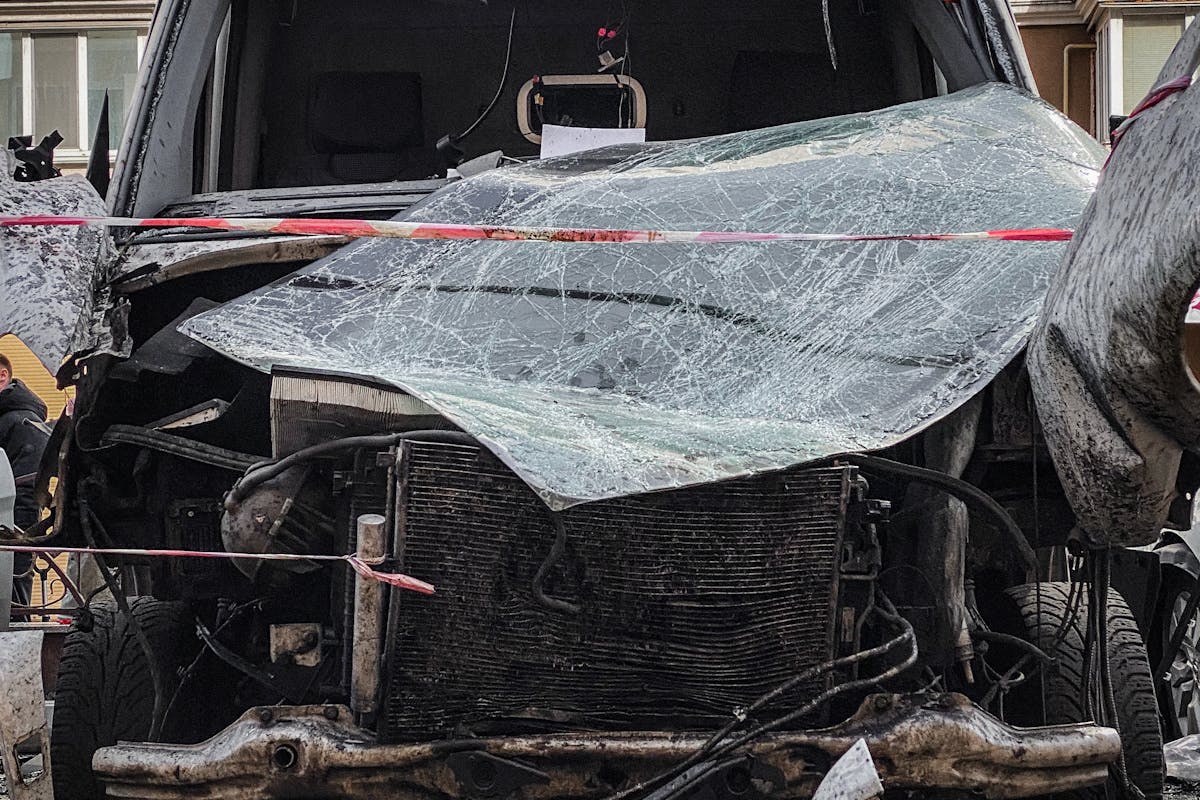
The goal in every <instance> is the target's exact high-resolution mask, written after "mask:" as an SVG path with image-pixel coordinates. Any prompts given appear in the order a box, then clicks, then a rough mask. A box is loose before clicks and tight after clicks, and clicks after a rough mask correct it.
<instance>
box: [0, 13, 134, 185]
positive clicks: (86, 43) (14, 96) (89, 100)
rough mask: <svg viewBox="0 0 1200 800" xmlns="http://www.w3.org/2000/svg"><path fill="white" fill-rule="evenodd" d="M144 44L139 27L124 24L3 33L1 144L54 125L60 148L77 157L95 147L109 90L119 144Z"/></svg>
mask: <svg viewBox="0 0 1200 800" xmlns="http://www.w3.org/2000/svg"><path fill="white" fill-rule="evenodd" d="M142 43H143V34H142V32H140V31H137V30H125V29H113V30H108V29H101V30H92V31H86V32H80V31H71V32H58V31H55V32H46V33H42V32H40V31H39V32H36V33H12V32H0V142H2V141H3V140H6V139H7V138H8V137H9V136H19V135H32V136H33V137H34V139H35V140H37V139H40V138H41V137H42V136H45V135H46V134H48V133H50V132H51V131H53V130H57V131H58V132H59V133H60V134H62V137H63V143H62V145H60V147H59V152H60V154H62V155H63V156H64V157H65V160H68V161H70V160H77V159H78V156H79V155H80V154H81V153H82V152H86V151H87V150H88V149H89V148H90V147H91V138H92V136H93V135H94V133H95V131H96V124H97V123H98V122H99V120H100V110H101V108H102V107H103V104H104V93H105V92H108V97H109V125H110V129H109V130H110V136H111V138H110V141H111V142H112V144H113V146H114V147H115V146H116V143H117V141H118V139H119V137H120V133H121V126H122V124H123V123H124V120H125V115H126V113H127V112H128V110H129V103H130V101H131V99H132V97H133V88H134V83H135V81H136V80H137V65H138V58H139V55H140V51H141V48H142ZM72 153H74V154H75V157H76V158H75V159H72V158H71V154H72ZM60 160H62V159H60Z"/></svg>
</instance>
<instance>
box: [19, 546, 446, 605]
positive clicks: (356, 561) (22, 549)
mask: <svg viewBox="0 0 1200 800" xmlns="http://www.w3.org/2000/svg"><path fill="white" fill-rule="evenodd" d="M0 553H35V554H39V555H49V556H51V557H53V556H56V555H60V554H62V553H76V554H79V555H102V556H142V557H150V558H219V559H234V558H247V559H256V560H259V561H344V562H346V563H347V564H349V565H350V567H351V568H352V569H353V570H354V571H355V572H357V573H358V574H359V575H361V576H363V577H364V578H369V579H371V580H375V581H380V582H381V583H386V584H388V585H389V586H396V587H398V588H400V589H407V590H408V591H410V592H417V593H419V594H433V593H434V591H435V589H434V586H433V584H431V583H426V582H425V581H423V580H419V579H418V578H413V577H411V576H409V575H401V574H400V573H397V572H380V571H379V570H376V569H373V568H372V564H373V563H375V562H368V561H367V560H366V559H363V558H359V557H358V556H357V555H348V556H330V555H310V556H302V555H296V554H294V553H226V552H215V553H214V552H204V551H200V550H139V549H133V548H120V547H113V548H93V547H34V546H32V545H0Z"/></svg>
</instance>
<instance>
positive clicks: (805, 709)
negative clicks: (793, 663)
mask: <svg viewBox="0 0 1200 800" xmlns="http://www.w3.org/2000/svg"><path fill="white" fill-rule="evenodd" d="M901 619H903V618H901ZM909 630H910V631H911V627H910V628H909ZM915 663H917V648H916V646H915V643H914V646H913V648H912V649H911V650H910V651H909V654H908V656H907V657H906V658H905V659H904V661H902V662H900V663H899V664H896V665H895V666H892V667H889V668H888V669H887V670H885V671H884V672H882V673H880V674H879V675H876V676H874V677H871V678H862V679H860V680H857V681H848V682H846V683H842V684H839V685H838V686H835V687H834V688H832V689H829V690H827V691H825V692H823V693H821V694H820V695H818V696H817V697H815V698H814V699H813V700H811V701H810V702H808V703H806V704H804V705H803V706H801V707H800V708H798V709H796V710H795V711H792V712H789V713H787V714H785V715H783V716H782V717H779V718H778V719H775V720H772V721H771V722H768V723H765V724H763V725H760V726H758V727H757V728H755V729H754V730H752V731H749V732H747V733H745V734H743V735H742V736H741V737H739V738H738V739H735V740H734V741H732V742H730V743H729V744H727V745H724V746H723V747H721V748H719V749H718V750H717V751H716V752H715V753H714V754H713V758H720V757H722V756H724V755H725V754H726V753H728V752H730V751H732V750H736V749H737V748H739V747H741V746H743V745H745V744H748V743H750V742H752V741H753V740H754V739H757V738H759V737H760V736H763V735H765V734H767V733H770V732H771V731H774V730H777V729H779V728H781V727H783V726H784V725H787V724H788V723H790V722H794V721H796V720H797V719H801V718H802V717H804V716H805V715H807V714H810V713H812V712H813V711H815V710H816V709H817V708H820V707H821V706H822V705H824V704H825V703H827V702H829V701H830V700H832V699H833V698H834V697H837V696H838V695H842V694H845V693H847V692H851V691H855V690H858V689H866V688H869V687H871V686H875V685H877V684H879V683H881V682H883V681H886V680H890V679H891V678H894V677H896V676H898V675H900V673H902V672H904V671H905V670H906V669H908V668H909V667H911V666H912V665H913V664H915ZM713 771H715V768H714V769H710V770H708V771H706V772H705V773H702V774H700V775H697V776H696V777H694V778H692V779H691V780H690V781H688V782H686V783H682V784H680V785H679V786H677V787H676V788H675V790H674V791H673V792H671V793H669V794H666V795H664V796H662V798H661V800H675V798H678V797H681V796H682V795H683V794H684V792H686V791H687V790H689V789H691V788H692V787H693V786H694V785H695V784H696V783H698V782H699V781H700V780H702V779H703V778H704V777H707V775H708V774H711V772H713ZM656 800H659V798H656Z"/></svg>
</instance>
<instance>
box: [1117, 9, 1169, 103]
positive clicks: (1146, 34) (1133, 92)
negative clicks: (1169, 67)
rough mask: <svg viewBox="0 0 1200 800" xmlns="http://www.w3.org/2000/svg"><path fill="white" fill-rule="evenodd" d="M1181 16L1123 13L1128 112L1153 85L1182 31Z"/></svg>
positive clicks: (1124, 73)
mask: <svg viewBox="0 0 1200 800" xmlns="http://www.w3.org/2000/svg"><path fill="white" fill-rule="evenodd" d="M1183 22H1184V20H1183V17H1182V16H1169V17H1168V16H1149V17H1147V16H1140V15H1139V16H1130V17H1125V20H1124V23H1123V28H1124V35H1123V38H1122V43H1121V50H1122V53H1123V56H1122V57H1123V59H1124V62H1125V63H1124V64H1123V65H1122V73H1123V77H1124V84H1125V88H1124V92H1123V95H1124V106H1125V107H1124V109H1123V110H1122V112H1121V113H1123V114H1128V113H1129V112H1131V111H1133V108H1134V106H1136V105H1137V104H1138V103H1140V102H1141V101H1142V98H1143V97H1145V96H1146V94H1147V93H1148V92H1149V91H1150V90H1151V89H1153V88H1154V81H1155V80H1156V79H1157V78H1158V71H1159V70H1161V69H1162V66H1163V64H1165V63H1166V61H1167V56H1169V55H1171V51H1172V50H1173V49H1174V48H1175V44H1176V42H1178V41H1179V37H1180V36H1182V35H1183Z"/></svg>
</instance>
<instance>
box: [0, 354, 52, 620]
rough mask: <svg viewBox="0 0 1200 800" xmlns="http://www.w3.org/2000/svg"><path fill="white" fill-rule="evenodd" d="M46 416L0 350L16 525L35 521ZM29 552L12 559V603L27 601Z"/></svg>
mask: <svg viewBox="0 0 1200 800" xmlns="http://www.w3.org/2000/svg"><path fill="white" fill-rule="evenodd" d="M45 419H46V404H45V403H43V402H42V400H41V398H39V397H38V396H37V395H36V394H34V393H33V392H31V391H30V390H29V387H27V386H26V385H25V384H23V383H21V382H20V381H19V380H17V379H16V377H15V376H14V375H13V366H12V361H10V360H9V359H8V357H7V356H5V355H4V354H3V353H0V449H3V450H4V452H5V454H6V455H7V456H8V461H9V463H10V464H11V465H12V471H13V476H14V477H16V479H17V499H16V504H15V506H14V508H13V521H14V522H15V523H16V525H17V527H18V528H22V529H25V528H29V527H30V526H32V525H33V524H34V523H35V522H37V513H38V509H37V500H36V499H35V497H34V485H33V479H32V478H31V477H28V476H30V475H32V474H34V473H36V472H37V470H38V465H39V464H40V463H41V460H42V451H43V450H45V449H46V441H47V440H48V439H49V437H48V436H47V435H46V433H45V431H44V430H43V429H42V428H41V427H40V424H41V423H43V422H44V421H45ZM32 563H33V558H32V556H29V555H28V554H24V553H18V554H17V555H16V558H15V560H14V568H13V571H14V573H15V574H16V575H17V576H19V577H18V578H17V579H16V580H14V581H13V603H15V604H18V605H29V601H30V596H31V594H32V592H33V576H32V575H29V574H28V573H29V570H30V566H31V565H32Z"/></svg>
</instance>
